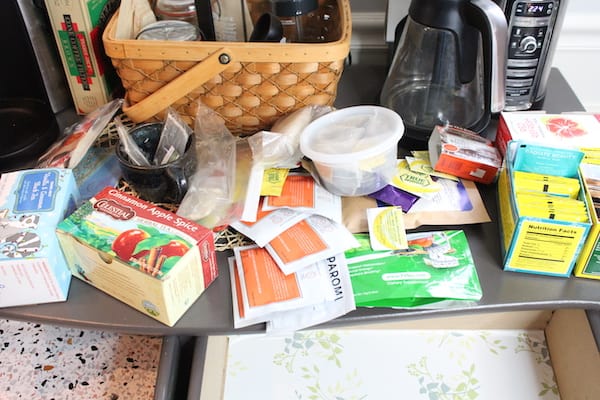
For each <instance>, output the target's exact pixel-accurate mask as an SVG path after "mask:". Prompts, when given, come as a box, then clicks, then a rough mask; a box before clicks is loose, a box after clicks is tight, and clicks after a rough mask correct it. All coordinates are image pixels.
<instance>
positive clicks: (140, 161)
mask: <svg viewBox="0 0 600 400" xmlns="http://www.w3.org/2000/svg"><path fill="white" fill-rule="evenodd" d="M115 127H116V128H117V134H118V135H119V141H120V144H121V145H122V146H123V150H124V151H125V153H126V154H127V156H128V157H129V161H131V163H132V164H135V165H138V166H141V167H149V166H150V160H148V158H146V156H145V155H144V153H143V152H142V150H141V149H140V148H139V146H138V145H137V143H136V142H135V141H134V140H133V139H132V138H131V136H130V135H129V131H128V129H127V128H126V127H125V125H123V122H122V121H121V118H120V117H118V116H117V117H115Z"/></svg>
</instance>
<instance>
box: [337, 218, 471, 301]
mask: <svg viewBox="0 0 600 400" xmlns="http://www.w3.org/2000/svg"><path fill="white" fill-rule="evenodd" d="M354 236H355V237H356V239H357V240H358V241H359V243H360V247H356V248H353V249H350V250H348V251H346V252H345V255H346V259H347V262H348V269H349V272H350V279H351V281H352V288H353V290H354V299H355V302H356V306H357V307H398V308H416V307H422V308H441V307H447V306H450V305H463V306H464V305H471V304H472V303H473V302H476V301H479V300H480V299H481V297H482V291H481V285H480V283H479V277H478V276H477V270H476V268H475V263H474V261H473V257H472V255H471V250H470V249H469V243H468V242H467V238H466V236H465V233H464V232H463V231H462V230H446V231H436V232H419V233H412V234H408V235H407V239H408V246H409V247H408V249H406V250H386V251H373V250H372V249H371V244H370V241H369V235H368V234H355V235H354Z"/></svg>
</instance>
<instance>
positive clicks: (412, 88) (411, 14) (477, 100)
mask: <svg viewBox="0 0 600 400" xmlns="http://www.w3.org/2000/svg"><path fill="white" fill-rule="evenodd" d="M398 36H399V40H398V44H397V47H396V49H395V52H394V56H393V59H392V63H391V66H390V69H389V71H388V75H387V77H386V80H385V83H384V85H383V88H382V92H381V98H380V102H381V104H382V105H383V106H385V107H388V108H391V109H393V110H395V111H396V112H397V113H398V114H399V115H400V116H401V117H402V119H403V122H404V125H405V127H406V131H405V133H404V136H403V138H402V140H401V142H400V145H401V146H402V147H404V148H406V149H417V148H418V149H421V148H426V147H427V140H428V139H429V136H430V134H431V131H432V129H433V128H434V126H436V125H446V124H450V125H457V126H460V127H463V128H467V129H470V130H473V131H475V132H482V131H483V130H484V129H485V128H486V127H487V125H488V123H489V121H490V117H491V115H492V114H494V113H497V112H499V111H501V110H502V109H503V108H504V101H505V86H504V83H505V72H506V49H507V37H508V33H507V22H506V18H505V16H504V13H503V11H502V9H501V8H500V7H499V6H498V5H497V4H496V3H494V2H493V1H491V0H412V2H411V4H410V7H409V11H408V16H407V17H406V18H405V19H404V20H403V21H402V22H401V23H400V24H399V25H398Z"/></svg>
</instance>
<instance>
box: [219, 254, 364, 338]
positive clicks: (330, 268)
mask: <svg viewBox="0 0 600 400" xmlns="http://www.w3.org/2000/svg"><path fill="white" fill-rule="evenodd" d="M228 262H229V270H230V279H231V287H232V288H234V290H232V304H233V322H234V327H235V328H242V327H246V326H250V325H254V324H257V323H261V322H266V323H267V333H279V332H289V331H294V330H299V329H303V328H307V327H309V326H312V325H316V324H319V323H322V322H326V321H328V320H331V319H334V318H337V317H339V316H342V315H344V314H346V313H348V312H350V311H352V310H354V309H356V305H355V303H354V296H353V293H352V284H351V282H350V275H349V274H348V267H347V265H346V263H345V258H344V255H343V254H340V255H338V256H336V257H330V258H329V259H327V260H322V261H320V262H319V263H318V264H317V265H315V268H316V269H317V270H318V271H319V272H320V274H319V275H320V277H322V278H325V279H326V280H327V281H328V286H329V287H328V288H327V289H325V291H326V292H327V293H329V292H331V293H333V297H331V298H328V299H322V300H319V301H317V302H315V303H313V304H307V305H304V306H299V307H297V308H290V309H287V308H285V309H284V308H283V307H285V305H284V303H285V302H286V300H284V301H283V303H282V304H281V305H280V306H281V307H280V308H281V310H276V311H270V310H265V309H262V310H261V308H260V307H250V308H247V306H246V304H245V303H244V294H243V292H242V284H241V279H240V276H241V275H240V269H239V268H238V264H237V262H236V259H235V257H231V258H229V260H228ZM307 272H310V273H311V274H312V273H313V272H314V270H312V269H310V270H307ZM242 273H243V272H242ZM271 289H272V288H270V287H269V288H267V289H266V290H267V291H269V290H271ZM317 297H321V298H322V297H323V296H317ZM307 303H311V301H307ZM273 308H275V307H273Z"/></svg>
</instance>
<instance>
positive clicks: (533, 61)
mask: <svg viewBox="0 0 600 400" xmlns="http://www.w3.org/2000/svg"><path fill="white" fill-rule="evenodd" d="M538 61H539V59H537V58H530V59H527V60H517V59H514V58H509V59H508V60H507V61H506V66H507V67H510V68H531V67H537V65H538Z"/></svg>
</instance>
